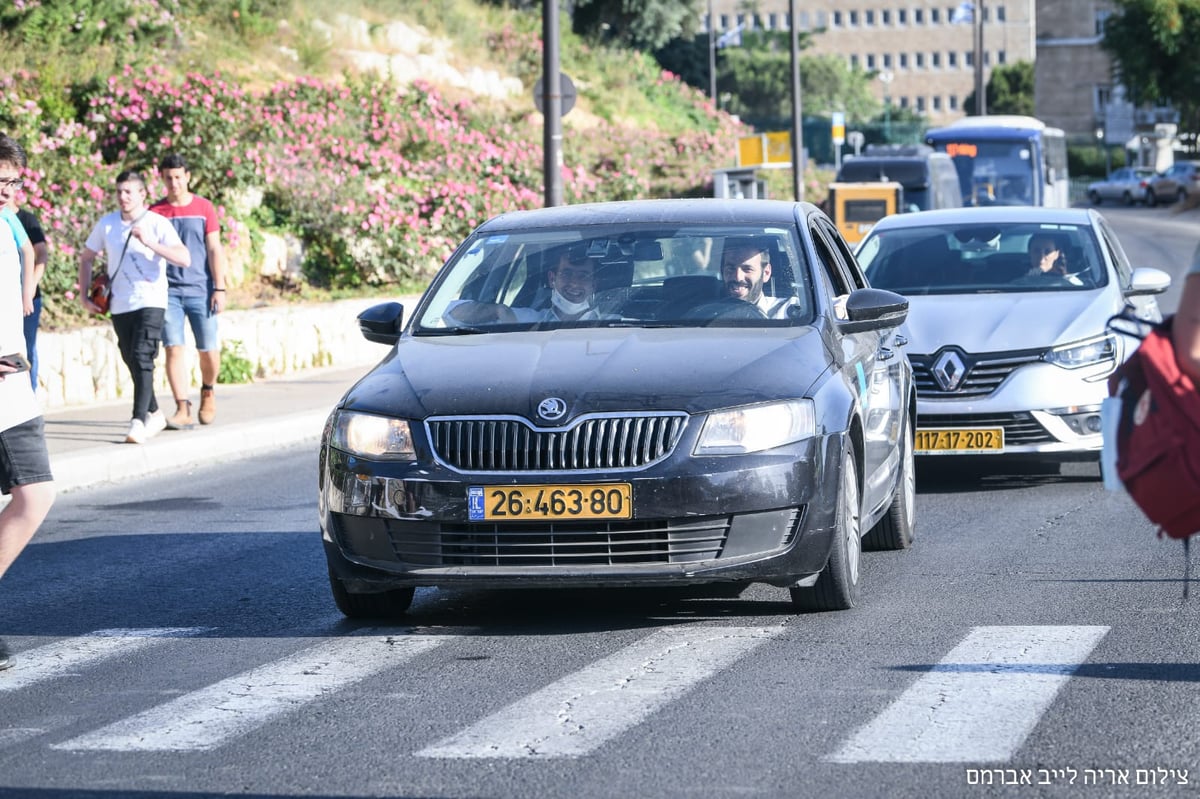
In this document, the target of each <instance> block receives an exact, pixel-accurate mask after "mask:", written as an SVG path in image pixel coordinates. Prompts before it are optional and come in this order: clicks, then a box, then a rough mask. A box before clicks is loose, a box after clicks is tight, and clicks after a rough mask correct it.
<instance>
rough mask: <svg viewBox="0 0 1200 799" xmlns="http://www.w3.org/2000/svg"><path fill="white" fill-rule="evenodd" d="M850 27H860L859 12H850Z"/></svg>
mask: <svg viewBox="0 0 1200 799" xmlns="http://www.w3.org/2000/svg"><path fill="white" fill-rule="evenodd" d="M850 25H851V26H852V27H857V26H858V12H857V11H851V12H850Z"/></svg>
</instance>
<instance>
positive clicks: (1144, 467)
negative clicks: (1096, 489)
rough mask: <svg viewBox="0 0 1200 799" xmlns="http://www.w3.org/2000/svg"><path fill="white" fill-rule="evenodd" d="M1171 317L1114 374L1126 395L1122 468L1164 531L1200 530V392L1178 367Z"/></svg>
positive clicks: (1118, 390) (1115, 390)
mask: <svg viewBox="0 0 1200 799" xmlns="http://www.w3.org/2000/svg"><path fill="white" fill-rule="evenodd" d="M1171 322H1172V319H1171V318H1168V319H1166V320H1165V321H1164V322H1163V323H1162V324H1160V325H1155V326H1154V328H1153V329H1152V330H1151V332H1150V334H1149V335H1148V336H1146V338H1145V339H1143V340H1142V343H1141V345H1140V346H1139V347H1138V348H1137V349H1136V350H1135V351H1134V353H1133V355H1131V356H1130V357H1129V360H1127V361H1126V362H1125V363H1124V364H1122V365H1121V366H1119V367H1118V368H1117V370H1116V371H1115V372H1113V374H1112V375H1111V376H1110V377H1109V379H1108V393H1109V394H1110V395H1111V396H1113V397H1119V398H1120V399H1121V413H1120V422H1119V425H1118V428H1117V439H1116V440H1117V475H1118V476H1119V477H1120V478H1121V482H1122V483H1123V484H1124V486H1125V490H1126V491H1128V492H1129V496H1130V497H1132V498H1133V501H1134V502H1135V503H1136V504H1137V506H1138V507H1139V508H1141V509H1142V512H1143V513H1145V514H1146V517H1147V518H1148V519H1149V520H1150V521H1152V522H1154V523H1155V524H1157V525H1158V526H1159V536H1162V535H1164V534H1165V535H1167V536H1169V537H1170V538H1177V539H1183V541H1184V544H1185V546H1186V544H1187V541H1188V538H1189V537H1190V536H1192V535H1193V534H1195V533H1197V532H1200V392H1197V391H1196V386H1195V384H1194V383H1193V382H1192V379H1191V377H1189V376H1188V375H1185V374H1183V372H1181V371H1180V370H1179V364H1178V363H1176V361H1175V347H1174V345H1173V344H1172V342H1171Z"/></svg>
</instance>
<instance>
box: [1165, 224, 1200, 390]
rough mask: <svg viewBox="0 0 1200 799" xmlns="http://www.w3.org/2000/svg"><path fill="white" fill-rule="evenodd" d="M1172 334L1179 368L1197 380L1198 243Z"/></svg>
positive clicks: (1199, 318) (1199, 356)
mask: <svg viewBox="0 0 1200 799" xmlns="http://www.w3.org/2000/svg"><path fill="white" fill-rule="evenodd" d="M1171 338H1172V341H1173V342H1174V344H1175V360H1176V361H1178V363H1179V368H1180V370H1181V371H1183V373H1184V374H1186V375H1188V376H1190V377H1191V378H1192V381H1193V382H1195V383H1197V384H1200V246H1197V247H1196V252H1195V254H1194V255H1192V266H1191V268H1190V269H1189V270H1188V273H1187V275H1186V276H1185V277H1184V283H1183V294H1182V296H1180V298H1179V309H1178V310H1177V311H1176V312H1175V324H1174V326H1173V328H1172V332H1171Z"/></svg>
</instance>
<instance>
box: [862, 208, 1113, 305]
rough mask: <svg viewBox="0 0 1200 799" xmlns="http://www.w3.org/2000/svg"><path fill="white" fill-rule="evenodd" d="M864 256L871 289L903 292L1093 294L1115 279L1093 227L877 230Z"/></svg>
mask: <svg viewBox="0 0 1200 799" xmlns="http://www.w3.org/2000/svg"><path fill="white" fill-rule="evenodd" d="M858 260H859V263H860V264H861V265H862V267H863V269H864V271H865V272H866V274H867V278H868V279H869V280H870V282H871V285H872V286H874V287H876V288H883V289H890V290H891V291H895V292H897V293H899V294H984V293H995V292H1031V291H1036V292H1042V291H1088V290H1091V289H1095V288H1099V287H1100V286H1104V285H1106V284H1107V283H1108V272H1107V270H1106V268H1105V262H1104V258H1103V256H1102V255H1101V253H1100V250H1099V247H1098V244H1097V241H1096V237H1095V235H1094V234H1093V232H1092V229H1091V227H1090V226H1086V225H1048V224H1014V223H1009V224H1004V225H997V224H970V225H938V226H932V225H931V226H927V227H904V228H894V229H884V230H879V229H878V228H876V229H875V230H873V231H872V232H871V234H870V236H869V237H868V238H867V239H866V240H865V241H863V243H862V246H861V247H860V248H859V251H858Z"/></svg>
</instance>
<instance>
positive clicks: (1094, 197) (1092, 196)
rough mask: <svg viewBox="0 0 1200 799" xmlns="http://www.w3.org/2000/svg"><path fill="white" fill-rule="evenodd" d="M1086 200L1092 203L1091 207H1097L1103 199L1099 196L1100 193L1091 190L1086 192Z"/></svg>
mask: <svg viewBox="0 0 1200 799" xmlns="http://www.w3.org/2000/svg"><path fill="white" fill-rule="evenodd" d="M1088 199H1089V200H1091V201H1092V205H1099V204H1100V203H1101V202H1103V199H1104V198H1102V197H1101V196H1100V192H1098V191H1095V190H1092V191H1089V192H1088Z"/></svg>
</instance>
